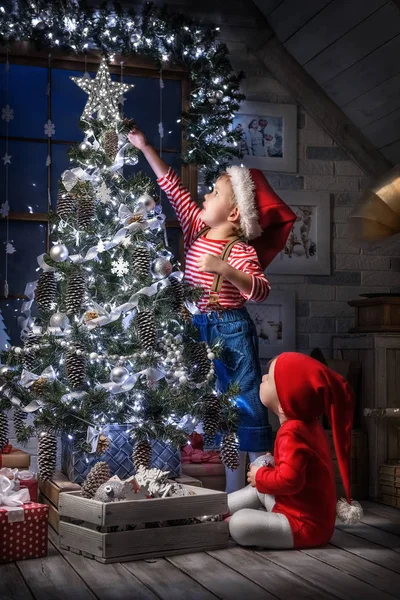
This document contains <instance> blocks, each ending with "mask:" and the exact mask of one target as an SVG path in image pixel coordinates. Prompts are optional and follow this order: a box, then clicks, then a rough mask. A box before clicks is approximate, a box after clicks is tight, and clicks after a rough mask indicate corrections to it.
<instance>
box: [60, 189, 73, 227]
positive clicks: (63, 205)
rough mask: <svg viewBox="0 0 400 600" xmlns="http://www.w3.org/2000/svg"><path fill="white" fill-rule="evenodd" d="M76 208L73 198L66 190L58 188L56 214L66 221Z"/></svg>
mask: <svg viewBox="0 0 400 600" xmlns="http://www.w3.org/2000/svg"><path fill="white" fill-rule="evenodd" d="M75 208H76V203H75V198H73V196H71V195H70V193H69V192H67V190H60V191H59V192H58V196H57V215H58V216H59V217H60V219H63V220H64V221H66V220H67V219H68V217H70V216H71V215H72V213H73V212H74V210H75Z"/></svg>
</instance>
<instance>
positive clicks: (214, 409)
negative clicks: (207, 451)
mask: <svg viewBox="0 0 400 600" xmlns="http://www.w3.org/2000/svg"><path fill="white" fill-rule="evenodd" d="M220 413H221V405H220V401H219V398H218V396H214V395H210V396H207V399H206V405H205V407H204V418H203V429H204V442H205V444H206V446H210V445H212V444H213V443H214V440H215V436H216V434H217V432H218V429H219V423H220Z"/></svg>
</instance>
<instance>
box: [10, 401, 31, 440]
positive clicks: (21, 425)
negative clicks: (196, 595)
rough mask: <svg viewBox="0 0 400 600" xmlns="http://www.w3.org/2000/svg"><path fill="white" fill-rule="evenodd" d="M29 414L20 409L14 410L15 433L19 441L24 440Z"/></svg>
mask: <svg viewBox="0 0 400 600" xmlns="http://www.w3.org/2000/svg"><path fill="white" fill-rule="evenodd" d="M27 416H28V415H27V413H26V412H24V411H23V410H21V409H20V408H18V407H15V408H14V417H13V423H14V431H15V435H16V438H17V440H20V439H23V438H24V432H25V427H26V423H25V421H26V419H27Z"/></svg>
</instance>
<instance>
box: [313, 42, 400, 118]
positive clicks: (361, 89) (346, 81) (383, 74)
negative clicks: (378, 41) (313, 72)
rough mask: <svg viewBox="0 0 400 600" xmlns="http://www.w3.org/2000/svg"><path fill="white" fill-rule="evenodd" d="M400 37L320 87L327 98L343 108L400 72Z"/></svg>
mask: <svg viewBox="0 0 400 600" xmlns="http://www.w3.org/2000/svg"><path fill="white" fill-rule="evenodd" d="M399 50H400V36H397V37H395V38H393V39H391V40H389V41H388V42H387V43H386V44H384V45H383V46H381V47H380V48H377V50H375V51H374V52H372V53H371V54H368V56H366V57H365V58H363V59H362V60H360V61H359V62H358V63H356V64H355V65H353V66H352V67H350V68H349V69H346V71H343V72H342V73H340V75H338V76H337V77H334V78H333V79H331V80H330V81H328V83H326V84H325V85H323V86H322V88H323V89H324V90H325V92H326V93H327V94H328V96H329V97H330V98H331V99H332V100H333V101H334V102H336V104H337V105H339V106H343V105H345V104H348V103H349V102H350V101H351V100H354V98H357V97H358V96H360V95H361V94H364V93H365V92H367V91H368V90H371V89H372V88H374V87H375V86H377V85H379V84H381V83H382V82H383V81H385V80H386V79H389V78H390V77H393V76H394V75H396V74H397V73H399V72H400V65H399V62H398V60H396V59H397V56H398V54H399Z"/></svg>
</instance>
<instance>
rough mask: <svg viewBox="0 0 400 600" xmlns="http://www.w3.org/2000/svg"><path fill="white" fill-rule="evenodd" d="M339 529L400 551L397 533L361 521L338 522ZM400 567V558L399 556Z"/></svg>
mask: <svg viewBox="0 0 400 600" xmlns="http://www.w3.org/2000/svg"><path fill="white" fill-rule="evenodd" d="M336 527H337V529H339V530H340V531H345V532H347V533H351V535H354V536H355V537H357V538H361V539H363V540H368V541H369V542H373V543H374V544H378V545H380V546H383V547H384V548H389V549H390V550H392V551H393V552H397V553H400V537H398V536H397V535H393V534H392V533H388V532H386V531H381V530H380V529H376V528H375V527H370V526H369V525H366V524H365V523H359V524H358V525H356V526H354V525H344V524H341V523H340V524H337V525H336ZM397 562H398V565H399V566H398V568H399V569H400V559H399V558H397ZM399 572H400V570H399Z"/></svg>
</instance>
